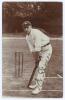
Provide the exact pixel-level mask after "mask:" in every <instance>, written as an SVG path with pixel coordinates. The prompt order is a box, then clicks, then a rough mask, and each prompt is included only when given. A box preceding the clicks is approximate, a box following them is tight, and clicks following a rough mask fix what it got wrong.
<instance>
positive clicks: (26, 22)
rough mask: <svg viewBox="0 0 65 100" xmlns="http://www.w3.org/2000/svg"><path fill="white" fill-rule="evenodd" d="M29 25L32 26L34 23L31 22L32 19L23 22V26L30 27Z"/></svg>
mask: <svg viewBox="0 0 65 100" xmlns="http://www.w3.org/2000/svg"><path fill="white" fill-rule="evenodd" d="M28 26H32V24H31V22H30V21H25V22H23V24H22V27H23V28H26V27H28Z"/></svg>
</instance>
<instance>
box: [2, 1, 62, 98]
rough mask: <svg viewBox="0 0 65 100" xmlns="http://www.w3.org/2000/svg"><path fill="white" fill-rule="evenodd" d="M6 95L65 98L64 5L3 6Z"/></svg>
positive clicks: (3, 52) (27, 3)
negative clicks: (64, 95)
mask: <svg viewBox="0 0 65 100" xmlns="http://www.w3.org/2000/svg"><path fill="white" fill-rule="evenodd" d="M2 96H3V97H4V96H5V97H21V98H22V97H24V98H63V2H3V3H2Z"/></svg>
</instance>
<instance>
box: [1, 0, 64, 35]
mask: <svg viewBox="0 0 65 100" xmlns="http://www.w3.org/2000/svg"><path fill="white" fill-rule="evenodd" d="M2 10H3V13H2V14H3V21H2V22H3V33H14V34H15V33H20V32H22V27H21V24H22V22H23V21H25V20H30V21H31V22H32V24H33V26H35V27H38V28H43V29H45V30H46V31H47V32H48V33H49V34H50V35H52V34H55V35H61V34H62V3H60V2H59V3H57V2H55V3H54V2H3V4H2Z"/></svg>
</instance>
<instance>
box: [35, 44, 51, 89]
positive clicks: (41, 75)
mask: <svg viewBox="0 0 65 100" xmlns="http://www.w3.org/2000/svg"><path fill="white" fill-rule="evenodd" d="M39 55H40V56H41V60H40V62H39V65H38V70H37V73H36V78H35V82H36V86H37V87H39V88H42V85H43V82H44V79H45V69H46V66H47V65H48V62H49V61H50V58H51V55H52V46H51V44H50V45H48V46H45V47H42V50H41V51H40V54H39Z"/></svg>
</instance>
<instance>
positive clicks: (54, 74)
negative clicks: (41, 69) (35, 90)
mask: <svg viewBox="0 0 65 100" xmlns="http://www.w3.org/2000/svg"><path fill="white" fill-rule="evenodd" d="M2 41H3V42H2V43H3V45H2V48H3V57H2V60H3V66H2V72H3V78H2V82H3V87H2V88H3V96H15V97H41V98H47V97H48V98H52V97H53V98H60V97H62V96H63V57H62V51H63V50H62V48H63V47H62V44H63V43H62V42H63V41H62V39H51V44H52V47H53V54H52V57H51V60H50V62H49V65H48V66H47V68H46V78H45V82H44V84H43V90H42V91H41V93H39V94H38V95H32V94H31V91H32V90H30V89H28V88H27V84H28V82H29V79H30V76H31V73H32V71H33V68H34V67H35V66H34V59H33V57H32V55H31V53H30V52H29V49H28V46H27V43H26V40H25V39H24V38H15V37H13V38H12V37H11V38H10V37H9V38H3V40H2ZM15 51H19V52H23V73H22V76H21V77H15V55H14V54H15ZM34 78H35V76H34ZM33 81H34V79H33ZM33 81H32V82H33Z"/></svg>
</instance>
